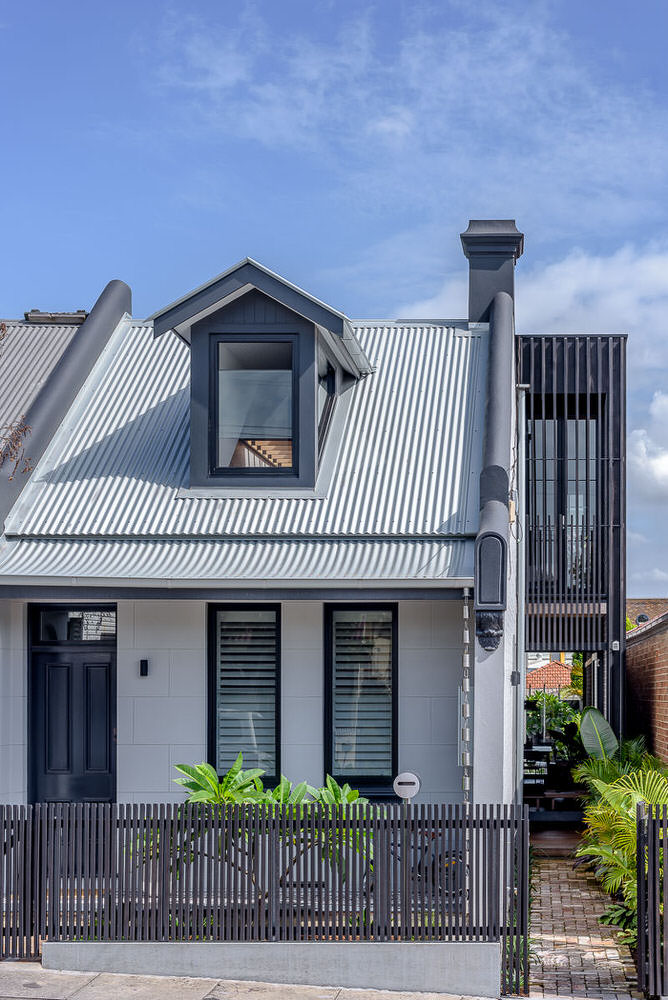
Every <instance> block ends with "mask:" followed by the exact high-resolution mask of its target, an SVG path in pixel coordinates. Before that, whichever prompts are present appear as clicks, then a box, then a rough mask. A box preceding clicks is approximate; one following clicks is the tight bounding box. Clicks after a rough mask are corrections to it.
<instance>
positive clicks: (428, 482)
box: [6, 322, 488, 538]
mask: <svg viewBox="0 0 668 1000" xmlns="http://www.w3.org/2000/svg"><path fill="white" fill-rule="evenodd" d="M355 333H356V336H357V338H358V340H359V342H360V344H361V345H362V347H363V349H364V350H365V352H366V354H367V356H368V357H369V358H370V359H371V361H372V362H373V364H374V365H375V366H376V371H375V372H374V373H373V374H372V375H370V376H369V377H368V378H366V379H364V380H362V381H360V382H358V383H357V385H356V386H355V389H354V398H353V401H352V405H351V409H350V412H349V416H348V424H347V427H346V431H345V434H344V436H343V440H342V442H341V446H340V453H339V456H338V459H337V462H336V468H335V471H334V474H333V477H332V480H331V484H330V487H329V490H328V495H327V496H326V497H325V498H320V499H296V498H290V497H271V498H262V499H253V498H243V499H229V498H221V497H210V498H209V497H205V498H202V497H187V498H181V497H179V496H178V495H177V494H178V490H179V488H181V487H185V486H187V480H188V438H189V415H188V406H189V363H190V356H189V350H188V348H187V346H186V345H185V344H184V343H183V342H182V341H180V340H179V338H177V337H176V336H175V335H173V334H167V335H165V336H163V337H160V338H158V339H155V338H154V337H153V334H152V330H151V326H150V325H149V324H132V323H130V322H128V323H122V324H120V326H119V329H118V331H117V332H116V334H115V336H114V338H113V340H112V342H111V343H110V344H109V346H108V348H107V350H106V351H105V352H104V354H103V355H102V357H101V359H100V361H99V362H98V365H97V367H96V369H95V371H94V372H93V374H92V376H91V377H90V378H89V379H88V380H87V383H86V386H85V387H84V389H83V391H82V393H81V394H80V397H79V399H78V400H77V402H76V404H75V406H74V407H73V408H72V410H71V411H70V414H69V416H68V418H67V419H66V420H65V422H64V424H63V426H62V427H61V429H60V431H59V432H58V434H57V435H56V437H55V439H54V441H53V442H52V444H51V446H50V447H49V449H48V451H47V453H46V454H45V456H44V458H43V460H42V462H41V463H40V465H39V466H38V468H37V470H36V472H35V473H34V474H33V476H32V480H31V483H30V484H29V485H28V487H27V488H26V490H25V491H24V495H23V496H22V498H21V500H20V501H19V503H18V505H17V507H16V509H15V511H14V512H13V514H12V516H11V518H10V520H9V521H8V523H7V527H6V531H7V534H8V535H23V536H26V535H27V536H33V537H54V536H60V537H62V536H66V537H69V536H73V537H77V536H78V537H81V536H88V537H95V538H105V537H119V536H121V537H130V538H132V537H134V538H137V537H142V538H145V537H163V538H170V537H171V538H183V537H186V538H187V537H209V538H216V537H218V538H220V537H227V538H230V537H231V538H235V537H236V538H244V537H248V536H249V535H255V536H257V535H260V536H269V537H287V538H295V537H307V538H328V537H329V538H332V537H336V536H339V537H340V536H344V537H359V536H364V537H369V536H370V537H375V538H397V537H404V538H416V537H418V538H419V537H424V536H427V537H433V538H438V537H439V536H440V537H444V536H448V535H450V536H452V535H462V534H464V535H470V534H474V533H475V531H476V528H477V523H478V476H479V472H480V462H481V442H482V428H483V416H484V396H485V393H484V386H485V370H486V363H487V346H488V345H487V340H488V336H487V329H486V327H480V326H478V327H476V328H474V329H472V330H470V331H469V330H468V329H467V328H466V327H465V326H461V327H452V326H446V325H442V324H438V323H435V322H429V323H426V324H419V323H416V322H406V323H403V322H401V323H393V324H390V323H374V324H371V325H360V326H356V327H355Z"/></svg>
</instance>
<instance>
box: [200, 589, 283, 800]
mask: <svg viewBox="0 0 668 1000" xmlns="http://www.w3.org/2000/svg"><path fill="white" fill-rule="evenodd" d="M219 611H275V612H276V677H275V683H274V698H275V701H274V749H275V755H276V774H268V773H265V774H263V775H262V781H263V782H264V783H265V785H269V786H271V787H272V788H273V787H274V785H276V784H278V781H279V779H280V775H281V670H282V662H283V655H282V654H283V630H282V620H281V617H282V605H281V604H280V602H279V603H277V602H271V603H258V602H255V601H240V602H236V601H226V602H224V603H217V604H209V605H208V621H207V675H208V676H207V755H208V760H209V763H210V764H211V766H212V767H213V768H214V770H215V771H216V774H218V777H219V778H221V777H222V774H220V773H219V771H218V766H217V761H218V754H217V749H218V747H217V742H216V734H217V718H216V708H217V701H216V696H217V679H218V678H217V674H218V664H217V656H216V650H217V633H216V621H217V616H218V612H219ZM237 752H238V751H237ZM248 766H252V765H248V764H247V762H246V761H244V770H246V769H247V768H248Z"/></svg>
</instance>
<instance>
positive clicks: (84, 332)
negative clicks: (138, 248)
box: [0, 278, 132, 525]
mask: <svg viewBox="0 0 668 1000" xmlns="http://www.w3.org/2000/svg"><path fill="white" fill-rule="evenodd" d="M131 313H132V292H131V291H130V288H129V286H128V285H126V284H125V282H124V281H120V279H118V278H114V279H113V280H112V281H110V282H108V284H107V285H106V286H105V288H104V289H103V291H102V293H101V295H100V296H99V298H98V300H97V302H96V303H95V305H94V306H93V308H92V309H91V311H90V312H89V314H88V316H87V317H86V319H85V320H84V321H83V323H81V325H80V326H79V328H78V330H77V332H76V334H75V335H74V336H73V337H72V339H71V340H70V342H69V344H68V345H67V347H66V348H65V350H64V351H63V353H62V355H61V356H60V358H59V359H58V362H57V363H56V364H55V365H54V367H53V370H52V371H51V374H50V375H49V377H48V379H47V380H46V382H45V383H44V385H43V386H42V389H41V390H40V392H39V393H38V395H37V397H36V398H35V399H34V400H33V402H32V404H31V405H30V407H29V408H28V412H27V413H26V414H25V422H26V424H27V426H28V427H29V428H30V437H29V439H28V453H29V459H30V464H31V467H32V468H33V469H34V468H36V466H37V464H38V462H39V460H40V459H41V457H42V456H43V454H44V452H45V451H46V449H47V447H48V445H49V443H50V442H51V439H52V438H53V435H54V434H55V432H56V431H57V430H58V428H59V427H60V425H61V423H62V422H63V420H64V418H65V416H66V414H67V412H68V410H69V409H70V407H71V405H72V403H73V402H74V400H75V399H76V397H77V395H78V393H79V391H80V389H81V387H82V386H83V384H84V382H85V381H86V379H87V378H88V376H89V374H90V372H91V371H92V369H93V366H94V365H95V362H96V361H97V360H98V358H99V357H100V355H101V353H102V351H103V350H104V348H105V347H106V346H107V344H108V342H109V340H110V338H111V335H112V334H113V332H114V330H115V329H116V328H117V326H118V324H119V322H120V321H121V319H122V318H123V317H124V316H126V315H131ZM30 478H31V477H30V476H28V475H25V476H21V475H15V476H14V477H13V478H12V479H10V478H9V474H8V472H7V470H6V469H0V525H2V524H4V521H5V519H6V517H7V515H8V514H9V512H10V510H11V509H12V507H13V506H14V504H15V503H16V500H17V499H18V497H19V495H20V493H21V492H22V490H23V488H24V487H25V486H26V485H27V483H28V482H29V481H30Z"/></svg>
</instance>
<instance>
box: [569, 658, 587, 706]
mask: <svg viewBox="0 0 668 1000" xmlns="http://www.w3.org/2000/svg"><path fill="white" fill-rule="evenodd" d="M583 684H584V667H583V656H582V653H573V663H572V666H571V683H570V687H569V688H567V689H566V690H567V693H568V694H569V695H571V694H572V695H574V696H575V697H576V698H579V699H580V701H582V698H583Z"/></svg>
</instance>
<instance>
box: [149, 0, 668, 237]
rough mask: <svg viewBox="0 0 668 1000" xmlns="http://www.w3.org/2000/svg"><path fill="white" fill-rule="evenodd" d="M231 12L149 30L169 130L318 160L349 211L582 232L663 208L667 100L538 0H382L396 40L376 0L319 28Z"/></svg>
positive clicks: (616, 227) (655, 214) (608, 228)
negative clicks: (391, 207)
mask: <svg viewBox="0 0 668 1000" xmlns="http://www.w3.org/2000/svg"><path fill="white" fill-rule="evenodd" d="M260 9H261V8H260ZM248 10H250V13H248V11H246V12H244V13H242V14H241V15H239V17H238V18H237V19H236V20H235V18H234V16H231V17H226V18H225V24H224V26H221V24H220V23H218V24H216V23H214V24H210V23H206V22H205V21H204V20H202V19H200V18H197V17H196V16H195V15H192V14H191V15H189V16H187V17H185V18H180V19H179V20H178V22H177V23H174V22H173V21H172V22H169V23H168V24H167V25H166V27H165V28H164V29H163V31H162V33H161V35H160V36H159V42H158V45H157V47H156V49H157V51H156V55H155V59H154V64H155V65H156V77H157V80H158V82H159V85H160V87H161V88H162V92H163V94H164V97H165V100H166V101H167V102H168V106H169V109H170V114H171V115H172V117H173V118H174V121H175V127H180V126H181V125H182V124H183V122H184V121H186V122H187V125H188V127H190V128H192V127H196V124H197V122H199V123H200V124H201V126H202V129H203V131H204V132H206V133H207V134H210V135H211V136H215V135H217V134H218V135H220V134H224V135H229V136H235V137H237V138H241V139H244V140H251V141H254V142H257V143H259V144H261V145H263V146H265V147H268V148H270V149H272V150H276V149H282V150H287V151H289V152H292V153H294V155H296V156H303V155H305V154H306V153H309V152H310V153H311V154H312V155H314V156H316V157H322V158H325V159H326V162H327V164H328V167H329V168H330V169H331V170H334V171H337V172H338V184H339V190H338V196H339V197H340V198H342V199H343V198H344V199H345V201H346V204H347V205H349V206H350V205H352V206H353V207H355V208H359V210H360V211H362V212H363V213H365V214H366V213H374V214H376V215H379V214H380V215H382V214H383V213H386V212H387V204H388V199H394V204H397V203H399V202H398V201H397V199H400V204H401V206H402V208H404V209H408V210H410V212H411V213H412V214H413V217H414V218H415V217H417V216H418V215H421V216H422V218H421V219H420V222H421V223H424V222H425V220H426V218H427V216H429V217H430V218H431V219H437V220H441V221H444V220H445V218H446V217H448V216H454V217H455V218H458V219H459V222H460V223H464V222H465V219H466V217H467V215H470V216H472V217H478V218H484V217H500V216H503V215H504V214H508V215H512V216H515V217H517V218H518V219H520V220H521V222H522V225H523V226H524V227H525V228H526V230H527V231H528V232H533V233H536V232H546V231H548V230H550V231H552V232H554V233H561V234H566V233H568V234H570V233H571V232H573V231H576V232H579V233H583V234H584V233H587V234H589V235H591V236H592V237H597V236H599V235H600V233H601V231H605V232H614V233H617V234H619V233H620V232H623V230H624V229H625V228H626V227H628V226H630V225H634V226H637V225H639V224H640V223H642V221H643V220H648V219H651V220H652V222H654V223H656V222H657V220H658V219H660V218H661V217H663V218H664V219H666V217H667V213H666V206H665V198H664V194H665V188H664V184H665V171H666V164H667V162H668V109H666V108H665V107H664V106H663V103H662V102H661V101H660V100H658V99H657V97H656V95H655V94H653V93H652V92H651V91H650V90H648V89H646V88H645V89H643V88H641V87H638V86H636V87H634V90H633V91H631V90H629V89H624V84H623V82H622V80H621V79H620V81H619V82H617V81H616V80H614V79H612V80H611V79H610V77H609V76H604V75H603V74H601V75H600V76H599V75H597V74H598V71H597V70H596V68H595V66H594V64H593V63H592V62H591V60H589V61H587V60H583V59H581V58H579V54H578V51H577V46H576V45H574V40H573V39H572V38H570V37H569V36H567V35H566V34H564V33H563V32H560V31H559V30H557V29H556V28H555V24H554V23H553V21H552V20H551V16H550V5H549V4H544V3H536V4H533V5H531V10H530V12H529V13H527V8H526V5H525V4H523V3H510V4H507V5H506V4H504V5H503V7H502V8H499V6H498V4H494V3H491V2H480V3H478V4H475V5H465V4H462V3H459V2H456V0H450V2H445V3H443V4H439V5H435V6H434V7H433V8H432V9H430V7H429V5H413V4H411V5H406V6H405V7H401V6H399V5H397V10H396V15H395V22H394V25H393V28H394V31H395V32H396V33H397V34H398V36H399V41H398V42H396V43H391V42H389V41H388V38H387V33H386V32H383V31H381V29H380V25H379V21H376V20H374V18H378V19H380V18H381V17H384V16H385V13H384V10H383V9H382V8H378V9H375V8H374V7H372V6H369V7H368V8H363V13H361V14H357V15H355V16H346V15H342V16H341V17H340V18H339V19H338V22H336V21H335V23H338V29H337V28H335V29H334V30H332V32H331V35H330V37H328V38H326V39H324V40H323V39H322V38H317V39H316V38H315V37H314V34H315V32H314V25H315V24H316V23H317V19H314V20H313V21H312V22H310V21H309V20H305V21H303V23H302V25H301V26H300V30H299V31H294V30H292V29H291V30H285V31H276V30H275V28H274V29H273V30H272V29H271V28H270V26H269V23H268V21H267V20H265V19H264V18H263V17H262V15H261V14H260V13H259V12H258V10H257V9H256V8H248ZM179 111H180V112H181V113H180V114H179ZM462 206H463V210H462ZM460 216H461V217H460ZM448 222H449V220H448Z"/></svg>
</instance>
